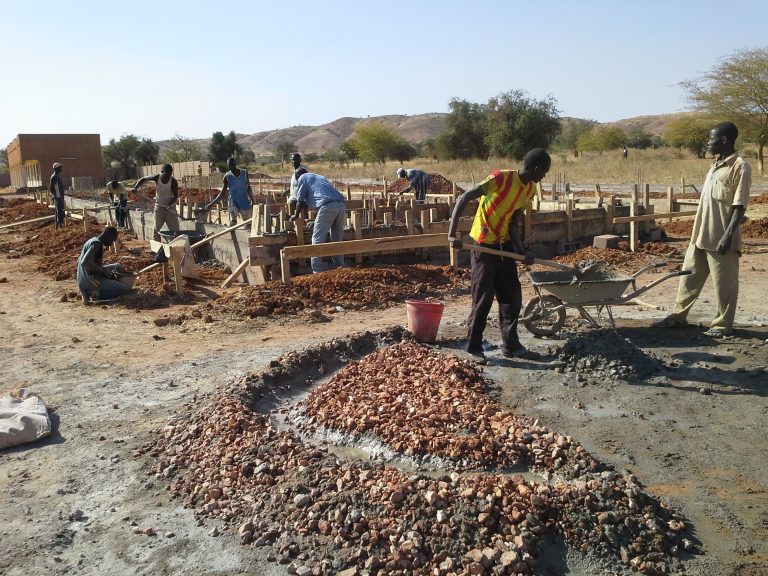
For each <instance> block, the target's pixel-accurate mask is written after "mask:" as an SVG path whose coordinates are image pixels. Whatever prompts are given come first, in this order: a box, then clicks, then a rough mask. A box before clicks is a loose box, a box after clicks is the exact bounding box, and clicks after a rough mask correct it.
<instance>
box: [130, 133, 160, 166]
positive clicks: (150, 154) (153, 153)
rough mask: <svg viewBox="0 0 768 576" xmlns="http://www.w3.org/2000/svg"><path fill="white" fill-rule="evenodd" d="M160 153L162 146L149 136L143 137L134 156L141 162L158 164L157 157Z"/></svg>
mask: <svg viewBox="0 0 768 576" xmlns="http://www.w3.org/2000/svg"><path fill="white" fill-rule="evenodd" d="M159 155H160V148H159V147H158V146H157V144H155V143H154V142H152V140H150V139H149V138H142V139H141V140H140V141H139V147H138V148H136V151H135V152H134V156H135V158H136V162H138V163H139V164H142V165H144V164H157V158H158V156H159Z"/></svg>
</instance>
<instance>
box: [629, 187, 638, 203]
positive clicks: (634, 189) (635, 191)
mask: <svg viewBox="0 0 768 576" xmlns="http://www.w3.org/2000/svg"><path fill="white" fill-rule="evenodd" d="M637 197H638V189H637V184H632V197H631V198H630V203H632V202H635V203H637Z"/></svg>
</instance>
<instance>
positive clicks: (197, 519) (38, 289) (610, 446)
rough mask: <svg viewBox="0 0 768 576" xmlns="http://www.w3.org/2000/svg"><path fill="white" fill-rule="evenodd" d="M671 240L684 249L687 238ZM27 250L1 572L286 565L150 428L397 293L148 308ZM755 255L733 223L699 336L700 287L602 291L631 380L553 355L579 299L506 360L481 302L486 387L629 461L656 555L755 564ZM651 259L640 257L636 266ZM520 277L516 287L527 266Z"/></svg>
mask: <svg viewBox="0 0 768 576" xmlns="http://www.w3.org/2000/svg"><path fill="white" fill-rule="evenodd" d="M671 235H672V234H671ZM674 246H675V248H676V249H677V251H678V252H677V254H679V253H682V251H684V249H685V240H684V239H683V240H681V241H679V242H677V243H676V244H675V245H674ZM649 258H655V256H653V254H649ZM637 264H638V265H637V266H636V268H635V269H639V268H640V267H641V266H640V262H639V261H638V263H637ZM38 265H39V263H38V262H37V261H36V259H35V258H34V257H21V258H11V259H9V258H0V279H2V280H4V281H2V282H0V294H1V295H2V296H1V297H0V328H1V330H2V334H3V335H4V337H3V341H2V344H0V349H1V350H2V354H3V357H4V362H3V368H2V389H3V391H4V390H12V389H18V388H29V389H31V390H32V391H34V392H36V393H38V394H39V395H41V397H43V398H44V399H45V400H46V402H47V403H48V405H49V407H51V408H52V410H53V412H52V417H53V422H54V427H55V431H54V434H53V435H52V436H51V437H50V438H48V439H46V440H43V441H41V442H38V443H35V444H32V445H28V446H24V447H19V448H17V449H11V450H6V451H4V452H2V453H0V493H2V494H3V506H2V507H0V574H2V575H9V576H10V575H22V574H24V575H26V574H105V573H110V574H113V575H115V576H119V575H126V576H127V575H128V574H147V575H148V574H211V575H213V574H221V575H223V574H237V573H244V574H286V573H296V566H295V565H292V564H285V565H283V564H278V563H277V562H275V561H274V560H275V559H274V554H273V553H272V549H271V547H269V546H256V545H253V544H249V545H242V544H241V543H240V540H241V538H239V537H238V535H237V533H236V530H237V525H236V524H235V525H232V523H231V522H227V521H225V520H221V519H213V518H211V517H209V516H205V515H200V514H193V511H192V510H190V509H188V508H185V507H184V506H183V502H182V501H181V499H174V498H172V497H171V493H170V492H169V491H168V487H169V484H170V483H171V481H170V480H168V479H166V478H164V477H162V476H160V477H158V476H157V475H156V474H155V472H156V464H157V460H156V458H155V457H154V456H153V455H152V454H151V452H150V451H148V450H147V446H148V445H151V443H152V442H153V441H154V440H155V439H156V438H157V437H158V433H159V432H161V431H162V430H163V429H164V427H166V425H167V423H168V422H169V420H170V419H172V418H174V417H175V416H176V415H177V414H182V415H183V414H187V413H189V412H190V411H191V410H194V409H195V408H196V407H201V406H205V405H206V404H205V401H207V400H206V399H210V398H211V397H213V396H215V395H216V394H217V393H218V391H220V390H223V389H226V388H231V387H232V386H233V385H234V383H237V382H241V381H242V380H243V377H244V375H246V374H248V373H251V372H260V371H263V370H265V369H267V368H268V367H269V366H270V365H271V366H273V367H274V366H275V365H278V366H279V365H280V361H278V360H277V359H278V358H280V357H281V356H283V355H286V354H288V355H290V354H295V353H296V352H297V351H299V352H300V351H302V350H304V349H307V348H310V347H317V346H321V345H323V344H324V343H328V342H333V341H334V340H335V339H339V338H343V337H346V336H348V335H349V334H350V333H353V332H359V331H375V330H379V329H384V328H386V327H389V326H392V325H403V324H404V323H405V322H406V312H405V306H404V305H393V306H389V307H384V308H376V307H368V308H365V309H360V310H356V309H344V308H342V309H341V310H335V313H333V314H330V313H329V314H327V315H325V316H324V318H323V319H322V322H314V321H313V318H311V317H307V316H306V315H295V316H291V315H285V316H275V317H269V318H264V317H253V318H252V317H242V318H232V317H226V316H221V317H216V318H215V320H214V321H213V322H210V321H208V322H206V321H205V318H203V317H202V316H201V315H199V314H194V313H193V311H194V309H195V308H196V307H198V306H199V303H191V304H188V305H173V306H172V307H171V310H163V311H158V310H151V309H133V308H128V307H120V306H109V307H106V306H105V307H100V306H91V307H84V306H82V304H81V303H80V302H78V301H73V300H71V299H70V300H68V301H64V302H62V301H61V295H62V293H65V292H67V291H68V290H74V289H75V285H74V282H73V281H72V280H71V279H70V280H62V281H59V282H56V281H54V280H53V279H52V278H51V277H50V276H48V275H46V274H44V273H42V272H39V271H37V270H35V268H36V267H37V266H38ZM767 268H768V240H766V239H750V240H748V245H747V246H746V249H745V255H744V257H743V259H742V263H741V270H742V272H741V293H740V297H739V303H740V304H739V311H738V314H737V324H738V330H737V332H736V333H735V335H734V336H733V337H730V338H727V339H724V340H721V341H718V340H713V339H710V338H707V337H705V336H703V334H702V333H703V331H704V329H705V327H706V324H707V320H708V319H709V318H710V317H711V316H712V315H713V310H714V305H713V295H712V293H711V290H710V289H709V287H708V288H707V289H706V290H705V292H704V294H703V295H702V297H701V299H700V301H699V302H698V303H697V304H696V306H695V308H694V313H693V316H692V318H691V320H692V322H693V325H692V326H691V327H689V328H686V329H681V330H663V329H652V328H649V327H648V325H649V323H650V322H651V321H652V320H653V319H655V318H659V317H661V316H662V315H664V314H665V309H666V308H668V307H669V306H670V305H671V303H672V301H673V299H674V293H675V290H676V282H675V280H674V279H673V280H670V281H667V282H665V283H662V284H660V285H659V286H658V287H657V288H655V289H653V290H652V291H650V292H648V293H646V294H644V295H643V296H642V300H643V302H644V303H646V304H647V305H648V306H637V305H633V306H623V307H617V308H615V309H614V314H615V316H616V321H617V326H618V329H619V334H620V335H621V336H622V337H623V338H626V339H627V340H628V341H629V342H630V343H631V344H632V345H633V346H634V347H636V348H638V349H640V350H642V351H643V352H645V353H648V354H652V355H653V357H654V358H656V359H657V360H658V361H659V366H660V367H659V369H658V370H656V371H654V372H653V373H651V374H643V375H642V377H641V378H635V379H629V380H626V379H621V378H618V379H616V378H610V377H607V376H606V375H604V374H602V373H601V372H598V371H596V370H594V369H593V368H590V367H585V366H582V365H578V363H574V364H573V365H572V366H571V367H570V368H569V367H568V366H569V365H568V364H567V362H566V364H565V369H563V368H562V364H560V365H559V366H560V368H555V367H554V366H555V363H554V362H553V360H554V359H555V358H557V357H558V353H559V351H561V350H565V349H567V347H568V345H569V341H571V342H572V341H574V340H575V339H577V338H578V337H579V336H584V335H585V334H587V335H588V334H590V333H591V332H592V331H593V329H591V328H588V327H586V326H585V325H584V323H583V322H581V321H579V320H578V314H577V313H576V311H574V310H569V311H568V320H567V323H566V326H565V329H564V330H563V332H562V333H561V334H560V336H557V337H553V338H550V339H540V338H534V337H532V336H531V334H529V333H528V332H527V331H526V330H525V329H523V328H521V330H520V332H521V337H522V339H523V343H524V344H525V345H526V346H528V347H529V348H531V349H534V350H537V351H539V352H541V353H543V354H544V360H543V361H541V362H516V361H512V360H508V359H505V358H504V357H503V356H502V355H501V354H500V353H499V351H498V348H496V346H498V344H499V342H500V338H499V334H498V327H497V324H496V323H495V321H494V320H493V312H492V315H491V316H492V317H491V322H490V323H489V327H488V329H487V332H486V338H487V340H488V341H489V346H488V348H489V350H488V357H489V365H488V366H485V367H484V368H483V371H484V374H485V376H486V378H489V379H491V380H492V381H493V382H494V383H495V386H496V390H495V392H494V394H495V395H496V397H497V399H498V401H499V402H500V403H501V404H502V405H503V406H504V407H505V408H506V409H508V410H511V411H512V412H515V413H519V414H521V415H524V416H527V417H530V418H535V419H538V420H539V421H540V422H541V423H542V424H543V425H545V426H546V427H547V428H548V429H550V430H553V431H556V432H557V433H559V434H562V435H568V436H571V437H573V438H574V439H575V440H576V441H578V442H579V443H580V444H581V446H583V447H584V448H585V449H586V450H588V451H589V453H591V454H592V456H593V457H595V458H596V459H598V460H599V461H600V462H602V463H605V464H606V465H608V466H611V467H613V468H614V469H615V470H617V471H621V472H625V471H626V472H627V473H631V474H633V475H634V476H636V477H637V479H638V480H639V482H640V483H641V485H642V487H643V490H644V491H645V492H646V493H647V494H649V495H651V496H653V497H657V498H659V499H660V500H661V501H663V502H665V503H668V504H669V505H670V506H671V507H672V508H673V509H674V510H676V511H678V512H679V513H680V514H681V516H682V517H684V518H685V519H686V522H687V531H686V536H687V538H689V539H690V541H691V542H692V543H693V550H692V552H693V553H692V554H687V553H686V554H681V560H672V561H670V562H669V564H668V568H667V570H668V572H669V573H678V574H689V575H692V576H705V575H711V574H725V575H734V576H736V575H750V576H756V575H759V574H768V498H767V497H766V490H768V480H767V479H766V472H767V471H768V464H766V461H768V437H766V434H765V430H764V423H765V421H766V417H767V416H768V400H766V396H767V392H768V372H766V369H765V366H766V364H768V312H767V311H766V309H765V307H764V305H763V301H762V298H761V296H760V294H761V292H762V290H764V289H765V285H766V282H765V281H766V269H767ZM654 277H657V275H656V274H650V275H643V276H641V282H640V284H642V283H644V282H645V281H646V280H650V279H653V278H654ZM239 290H240V289H239V288H233V289H230V291H228V292H227V294H236V293H237V292H238V291H239ZM524 292H525V299H526V300H527V298H529V297H530V296H531V295H532V290H531V287H530V283H529V282H526V283H525V286H524ZM443 300H444V301H445V302H446V309H445V312H444V314H443V320H442V324H441V329H440V334H439V341H438V347H437V348H436V349H437V351H438V352H440V353H444V354H454V353H457V354H459V355H460V356H461V353H460V352H456V350H457V349H458V348H459V346H460V344H461V342H460V339H461V337H463V335H464V333H465V330H466V324H465V321H466V314H467V310H468V303H469V299H468V296H466V294H461V293H458V292H454V293H453V295H451V294H450V293H449V294H448V295H446V296H445V298H444V299H443ZM169 312H170V313H173V314H175V315H179V316H183V317H184V321H183V322H182V323H181V325H178V324H177V323H174V324H172V325H168V326H163V327H158V326H156V325H155V323H154V320H155V319H156V318H157V317H158V316H160V315H162V314H168V313H169ZM588 352H589V350H587V351H585V352H584V353H585V354H587V353H588ZM329 354H330V353H329ZM561 356H562V355H561ZM283 357H284V356H283ZM462 357H463V358H466V356H462ZM561 359H562V357H561ZM572 359H573V357H572ZM329 364H333V363H332V362H331V361H330V359H329ZM298 377H301V374H299V375H298ZM307 377H309V373H307ZM296 378H297V375H294V376H293V380H296ZM272 386H273V387H274V389H275V393H276V397H279V398H280V399H282V400H283V401H286V400H287V399H288V398H289V397H290V394H289V392H290V389H291V382H281V381H280V380H279V379H277V380H274V381H273V383H272ZM279 390H282V392H280V394H277V391H279ZM285 390H288V392H286V391H285ZM150 529H151V530H150ZM338 553H339V554H340V555H341V551H339V552H338ZM270 554H272V556H271V557H270ZM298 559H299V560H301V556H300V555H299V557H298ZM289 566H293V568H292V570H291V572H289ZM622 570H624V569H623V568H622V564H621V563H620V561H619V560H618V559H615V561H614V562H613V564H611V565H609V566H607V567H606V566H604V565H599V566H598V565H595V564H594V563H592V562H590V561H589V559H588V558H586V557H584V556H580V555H579V554H577V553H575V552H573V551H571V552H568V553H565V552H563V551H562V550H560V551H553V550H551V549H549V548H544V549H543V550H541V551H540V552H539V557H538V561H537V563H536V567H535V568H534V571H533V572H532V573H534V574H540V575H545V574H546V575H555V574H572V575H578V576H588V575H591V574H619V573H623V572H622ZM338 572H339V573H341V572H342V570H341V569H339V570H338ZM627 572H628V569H627ZM343 573H345V574H358V573H359V574H363V573H364V572H363V571H359V572H354V571H353V572H347V571H346V570H345V571H344V572H343ZM379 573H384V572H379Z"/></svg>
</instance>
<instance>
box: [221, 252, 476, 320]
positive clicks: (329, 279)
mask: <svg viewBox="0 0 768 576" xmlns="http://www.w3.org/2000/svg"><path fill="white" fill-rule="evenodd" d="M467 285H468V281H467V277H466V271H460V272H459V273H454V272H453V271H452V270H451V268H450V267H449V266H433V265H429V264H412V265H405V264H400V265H387V266H384V265H383V266H376V267H370V268H369V267H363V266H356V267H349V268H340V269H337V270H330V271H328V272H323V273H322V274H307V275H303V276H297V277H296V278H294V279H293V284H292V285H291V286H290V287H287V288H286V287H285V286H284V285H283V284H281V283H280V282H270V283H267V284H264V285H262V286H248V287H245V288H242V289H241V290H239V291H237V292H234V293H229V294H225V295H223V296H222V297H221V298H219V299H218V300H216V301H215V302H213V303H211V304H210V305H209V306H208V308H209V309H210V310H213V311H217V312H219V313H223V314H227V315H232V316H236V317H244V316H250V317H252V318H253V317H257V316H270V315H282V314H288V313H296V312H298V311H300V310H303V309H305V308H309V309H315V310H323V309H325V310H327V311H331V312H332V311H334V309H335V307H336V306H341V307H343V308H345V309H360V308H365V307H368V306H386V305H388V304H390V303H392V302H402V301H404V300H406V299H408V298H418V299H424V298H428V297H436V296H439V295H441V294H444V293H445V292H447V291H450V290H453V289H464V288H466V287H467Z"/></svg>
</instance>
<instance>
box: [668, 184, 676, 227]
mask: <svg viewBox="0 0 768 576" xmlns="http://www.w3.org/2000/svg"><path fill="white" fill-rule="evenodd" d="M674 202H675V189H674V188H673V187H672V186H670V187H669V188H667V212H668V213H670V214H671V213H672V211H673V210H674V209H675V204H674ZM667 222H672V216H670V217H669V219H668V220H667Z"/></svg>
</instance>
